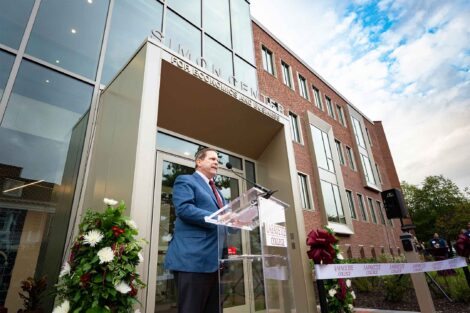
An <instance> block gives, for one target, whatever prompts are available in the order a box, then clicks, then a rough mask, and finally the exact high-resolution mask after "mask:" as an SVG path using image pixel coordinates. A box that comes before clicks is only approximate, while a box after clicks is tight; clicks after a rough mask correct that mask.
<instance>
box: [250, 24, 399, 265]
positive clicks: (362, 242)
mask: <svg viewBox="0 0 470 313" xmlns="http://www.w3.org/2000/svg"><path fill="white" fill-rule="evenodd" d="M253 34H254V44H255V56H256V64H257V74H258V82H259V92H260V95H263V96H266V97H269V98H271V99H272V100H274V101H277V102H278V103H280V104H281V105H282V106H283V107H284V114H286V115H288V114H289V111H290V112H293V113H295V114H296V115H297V116H298V117H299V123H300V126H301V137H302V143H297V142H293V143H292V144H293V146H294V152H295V161H296V165H297V171H299V172H302V173H304V174H307V175H308V176H309V179H310V186H311V193H312V197H313V202H314V210H312V211H307V210H304V211H303V215H304V219H305V231H306V232H307V233H308V232H309V231H310V230H311V229H316V228H319V227H321V224H322V223H321V215H320V212H319V209H320V208H319V206H318V203H319V197H321V194H320V193H319V191H320V186H318V185H317V180H316V175H318V174H317V172H316V171H317V169H316V168H314V165H313V159H312V155H311V147H310V145H311V143H310V142H309V137H308V133H307V132H308V131H309V125H308V120H307V112H311V113H313V114H314V115H316V116H317V117H319V118H321V119H322V120H324V121H326V122H327V123H328V124H330V125H331V126H332V129H333V133H334V136H335V139H337V140H339V141H340V142H341V144H342V148H343V155H344V158H345V164H344V165H341V173H342V176H343V179H344V184H345V188H346V189H348V190H351V191H352V192H353V195H354V197H353V199H354V202H355V208H356V214H357V216H358V219H357V220H353V227H354V232H355V233H354V235H351V236H342V237H341V238H340V239H341V240H340V244H341V249H342V251H343V253H344V256H345V257H346V256H347V255H348V254H352V256H353V257H361V255H365V257H371V256H373V255H374V254H375V255H377V256H378V255H380V254H381V252H382V250H384V251H385V252H388V253H389V247H391V248H392V251H393V253H394V254H397V248H398V247H400V245H401V243H400V242H399V241H398V239H399V234H400V225H399V222H398V221H396V220H395V221H394V222H393V223H394V226H393V227H390V226H389V225H388V223H387V225H386V226H384V225H383V224H381V221H380V216H379V215H378V212H377V220H378V223H377V224H374V223H373V222H372V221H371V217H370V216H369V220H368V221H363V220H362V217H361V214H360V212H359V205H358V199H357V193H360V194H362V195H363V196H364V200H365V202H366V203H365V204H366V211H367V213H368V215H370V211H369V210H368V204H367V197H368V198H371V199H372V200H373V203H374V205H375V204H376V201H380V202H382V199H381V195H380V193H379V192H377V191H374V190H371V189H367V188H364V184H363V178H362V177H361V175H362V174H361V173H360V171H359V170H358V169H357V167H359V166H360V160H358V159H357V158H356V160H355V161H356V170H352V169H351V168H350V167H349V166H348V160H347V156H346V146H348V147H351V148H352V149H353V150H355V151H357V146H356V142H355V138H354V134H353V132H352V128H351V123H350V121H351V118H350V116H349V113H348V102H347V101H346V100H345V99H344V98H343V97H342V96H341V95H339V94H338V93H337V92H335V90H333V89H332V88H330V87H329V85H328V84H327V83H326V82H325V81H324V80H322V78H321V77H319V75H317V74H316V73H315V72H313V71H311V70H310V69H309V68H308V67H307V66H305V65H304V64H303V63H302V62H301V61H300V60H299V59H297V58H296V56H294V55H293V54H292V53H290V52H289V51H288V49H286V48H285V46H284V45H282V44H281V43H280V42H278V41H277V40H276V39H275V38H273V37H271V35H270V34H268V33H267V32H266V31H265V30H263V28H262V27H260V26H259V25H258V24H257V23H255V22H254V23H253ZM262 46H265V47H266V48H267V49H269V51H271V52H272V54H273V62H274V72H275V73H274V75H272V74H271V73H268V72H267V71H265V70H264V69H263V63H262V53H261V49H262ZM281 60H282V61H284V62H285V63H287V64H289V65H290V67H291V70H292V79H293V86H294V89H291V88H289V87H288V86H287V85H285V84H284V83H283V78H282V68H281ZM298 74H300V75H302V76H303V77H304V78H306V80H307V87H308V92H309V100H307V99H304V98H303V97H302V96H300V93H299V82H298V76H297V75H298ZM312 85H313V86H315V88H317V89H318V90H319V91H320V94H321V97H322V102H323V110H320V109H319V108H317V107H316V106H315V103H314V99H313V97H314V95H313V90H312ZM325 96H328V97H329V98H330V99H331V102H332V104H333V110H334V113H335V117H336V118H332V117H330V116H329V115H328V113H327V109H326V101H325ZM337 105H339V106H341V107H342V108H343V113H344V117H345V120H346V124H347V125H346V127H345V126H343V125H342V124H341V123H340V122H339V118H338V111H337V108H336V106H337ZM364 121H365V123H366V127H367V129H368V131H369V135H370V139H371V141H372V145H371V148H372V153H373V156H374V159H375V162H376V163H377V165H378V168H379V171H380V175H381V178H382V183H383V185H382V188H383V189H384V190H385V189H388V188H391V187H399V180H398V176H397V174H396V170H395V166H394V164H393V160H392V157H391V153H390V149H389V147H388V143H387V140H386V137H385V133H384V131H383V127H382V124H381V123H380V122H374V123H371V122H370V121H368V120H367V119H364ZM364 135H365V134H364ZM365 139H366V140H367V138H365ZM331 148H332V150H334V151H332V152H333V153H336V147H334V146H333V147H331ZM372 166H374V164H372ZM344 209H345V210H348V209H349V208H347V207H345V208H344ZM383 214H384V216H385V212H384V211H383Z"/></svg>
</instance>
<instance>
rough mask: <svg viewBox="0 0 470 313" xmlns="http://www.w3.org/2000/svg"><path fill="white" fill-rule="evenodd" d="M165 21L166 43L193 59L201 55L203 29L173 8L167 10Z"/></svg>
mask: <svg viewBox="0 0 470 313" xmlns="http://www.w3.org/2000/svg"><path fill="white" fill-rule="evenodd" d="M165 23H166V25H165V32H166V33H165V45H167V46H168V47H170V48H171V49H173V50H174V51H177V52H179V53H182V54H184V56H185V57H187V58H189V59H191V60H196V58H198V57H200V56H201V31H199V30H198V29H197V28H195V27H194V26H192V25H191V24H189V23H188V22H186V21H185V20H184V19H182V18H181V17H179V16H178V15H176V14H175V13H173V12H172V11H171V10H167V12H166V22H165ZM181 50H182V52H181Z"/></svg>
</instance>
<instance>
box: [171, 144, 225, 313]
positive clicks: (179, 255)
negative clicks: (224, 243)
mask: <svg viewBox="0 0 470 313" xmlns="http://www.w3.org/2000/svg"><path fill="white" fill-rule="evenodd" d="M195 159H196V171H195V172H194V173H193V174H192V175H180V176H178V177H177V178H176V180H175V183H174V185H173V204H174V206H175V210H176V221H175V230H174V234H173V238H172V240H171V241H170V244H169V246H168V251H167V255H166V258H165V268H166V269H169V270H172V271H173V273H174V275H175V281H176V285H177V289H178V312H179V313H218V312H220V304H219V275H218V269H219V256H220V254H221V249H220V248H219V244H218V240H219V236H218V232H220V231H225V230H224V229H222V230H221V229H219V228H218V227H217V226H216V225H214V224H209V223H206V222H205V220H204V217H206V216H209V215H210V214H212V213H213V212H215V211H217V210H218V209H219V208H221V207H222V206H223V205H224V200H223V197H222V195H221V194H220V192H219V191H218V190H217V189H216V188H215V185H214V180H213V178H214V176H215V175H216V174H217V169H218V166H219V163H218V156H217V152H216V151H215V150H214V149H211V148H205V149H202V150H200V151H198V152H197V153H196V157H195Z"/></svg>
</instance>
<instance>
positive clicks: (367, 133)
mask: <svg viewBox="0 0 470 313" xmlns="http://www.w3.org/2000/svg"><path fill="white" fill-rule="evenodd" d="M366 135H367V141H368V142H369V144H370V145H371V146H372V140H370V134H369V128H367V127H366Z"/></svg>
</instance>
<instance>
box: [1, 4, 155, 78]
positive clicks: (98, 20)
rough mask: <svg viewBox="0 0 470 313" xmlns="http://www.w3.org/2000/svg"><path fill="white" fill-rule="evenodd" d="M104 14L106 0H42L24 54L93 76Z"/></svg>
mask: <svg viewBox="0 0 470 313" xmlns="http://www.w3.org/2000/svg"><path fill="white" fill-rule="evenodd" d="M16 2H19V1H16ZM15 5H16V4H15ZM7 12H8V11H7ZM2 13H3V12H2ZM107 14H108V1H95V2H94V3H93V4H92V5H90V3H88V2H87V1H69V2H67V3H66V4H65V3H64V1H62V0H49V1H42V2H41V6H40V8H39V11H38V14H37V16H36V20H35V22H34V27H33V30H32V31H31V36H30V37H29V41H28V46H27V48H26V53H27V54H29V55H32V56H35V57H38V58H40V59H42V60H44V61H47V62H49V63H51V64H54V65H57V66H60V67H62V68H64V69H67V70H69V71H72V72H75V73H77V74H80V75H83V76H85V77H88V78H90V79H95V75H96V69H97V68H98V59H99V56H100V52H101V44H102V40H103V32H104V26H105V21H106V15H107ZM149 34H150V30H149Z"/></svg>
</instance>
